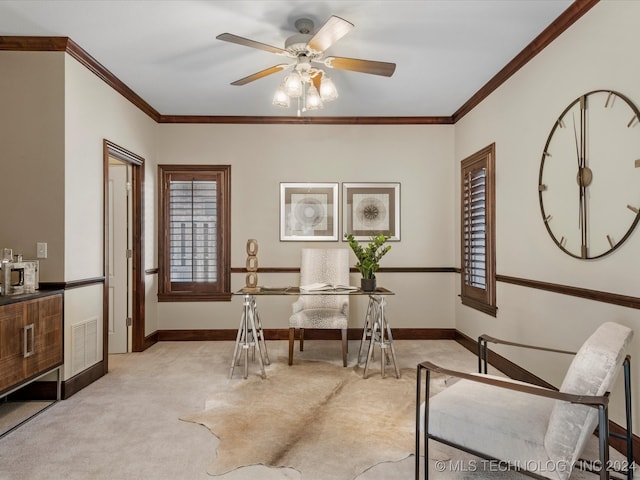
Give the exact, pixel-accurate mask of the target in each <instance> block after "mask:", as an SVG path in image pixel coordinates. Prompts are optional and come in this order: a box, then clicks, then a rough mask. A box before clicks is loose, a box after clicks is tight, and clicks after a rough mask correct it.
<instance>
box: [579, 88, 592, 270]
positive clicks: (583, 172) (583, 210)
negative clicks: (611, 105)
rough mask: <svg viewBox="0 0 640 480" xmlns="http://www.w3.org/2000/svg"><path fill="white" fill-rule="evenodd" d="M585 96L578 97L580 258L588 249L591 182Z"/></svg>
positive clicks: (585, 254)
mask: <svg viewBox="0 0 640 480" xmlns="http://www.w3.org/2000/svg"><path fill="white" fill-rule="evenodd" d="M586 106H587V105H586V97H585V96H582V97H580V147H579V148H578V179H577V180H578V185H579V187H580V230H581V234H582V242H581V243H582V245H581V248H580V254H581V256H582V258H587V250H588V245H587V241H588V229H587V219H588V215H587V196H586V193H587V186H588V185H589V184H590V183H591V170H590V169H589V168H588V167H587V162H586V141H587V110H586Z"/></svg>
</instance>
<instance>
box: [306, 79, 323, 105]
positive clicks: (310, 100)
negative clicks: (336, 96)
mask: <svg viewBox="0 0 640 480" xmlns="http://www.w3.org/2000/svg"><path fill="white" fill-rule="evenodd" d="M305 106H306V107H307V110H317V109H318V108H322V99H321V98H320V94H319V93H318V89H317V88H316V87H314V86H313V84H311V85H309V90H307V98H306V102H305Z"/></svg>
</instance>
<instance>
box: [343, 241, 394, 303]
mask: <svg viewBox="0 0 640 480" xmlns="http://www.w3.org/2000/svg"><path fill="white" fill-rule="evenodd" d="M344 238H346V239H347V241H348V242H349V246H350V247H351V250H353V253H355V254H356V258H357V259H358V263H356V265H355V267H356V268H357V269H358V271H359V272H360V274H361V275H362V278H361V279H360V288H362V290H364V291H365V292H372V291H374V290H375V289H376V272H377V271H378V269H379V268H380V259H381V258H382V257H383V256H384V255H385V254H386V253H387V252H388V251H389V250H391V245H385V243H386V242H387V241H388V240H389V239H390V238H391V237H390V236H389V235H378V236H373V237H371V241H370V242H369V244H368V245H367V246H366V247H365V248H363V247H362V245H360V244H359V243H358V241H357V240H356V239H355V238H354V237H353V235H352V234H350V233H345V235H344Z"/></svg>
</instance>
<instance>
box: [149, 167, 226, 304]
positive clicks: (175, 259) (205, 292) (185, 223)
mask: <svg viewBox="0 0 640 480" xmlns="http://www.w3.org/2000/svg"><path fill="white" fill-rule="evenodd" d="M158 179H159V184H160V187H159V192H160V194H159V210H158V211H159V239H158V251H159V255H158V257H159V260H158V274H159V275H158V279H159V281H158V299H159V300H160V301H198V300H203V301H204V300H208V301H211V300H230V299H231V291H230V285H231V271H230V264H231V262H230V254H231V249H230V248H229V241H230V229H231V228H230V218H231V207H230V198H231V167H230V166H229V165H160V166H159V167H158Z"/></svg>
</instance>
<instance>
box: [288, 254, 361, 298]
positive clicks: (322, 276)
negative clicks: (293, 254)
mask: <svg viewBox="0 0 640 480" xmlns="http://www.w3.org/2000/svg"><path fill="white" fill-rule="evenodd" d="M312 283H330V284H334V285H349V250H347V249H346V248H303V249H302V254H301V259H300V285H310V284H312ZM300 300H301V301H302V302H303V304H304V308H305V309H309V308H337V309H340V310H342V308H343V305H344V303H345V300H346V301H347V302H348V301H349V296H348V295H301V296H300Z"/></svg>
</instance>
